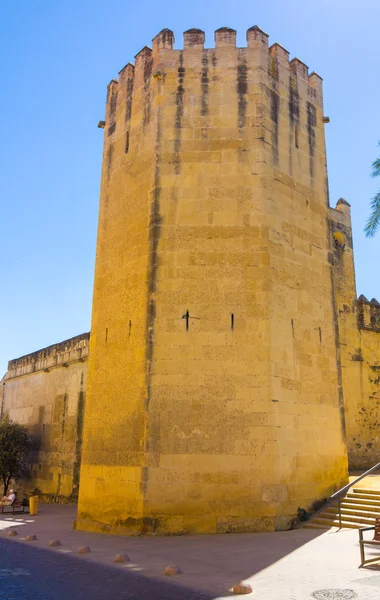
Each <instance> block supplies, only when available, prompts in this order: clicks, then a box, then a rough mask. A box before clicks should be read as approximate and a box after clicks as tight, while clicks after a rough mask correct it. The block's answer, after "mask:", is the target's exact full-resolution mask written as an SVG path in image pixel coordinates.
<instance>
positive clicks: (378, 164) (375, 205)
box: [364, 142, 380, 238]
mask: <svg viewBox="0 0 380 600" xmlns="http://www.w3.org/2000/svg"><path fill="white" fill-rule="evenodd" d="M378 145H379V146H380V142H379V144H378ZM372 177H380V156H379V157H378V158H376V160H374V161H373V163H372ZM379 227H380V190H379V191H378V192H377V194H375V196H374V197H373V198H372V200H371V212H370V215H369V217H368V221H367V223H366V226H365V227H364V233H365V234H366V236H367V237H368V238H370V237H373V236H374V235H375V233H376V231H377V230H378V228H379Z"/></svg>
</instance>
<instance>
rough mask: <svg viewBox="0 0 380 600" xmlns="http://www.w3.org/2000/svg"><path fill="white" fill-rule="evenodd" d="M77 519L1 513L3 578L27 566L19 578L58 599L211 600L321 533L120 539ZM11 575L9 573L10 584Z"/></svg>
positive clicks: (50, 511) (62, 513)
mask: <svg viewBox="0 0 380 600" xmlns="http://www.w3.org/2000/svg"><path fill="white" fill-rule="evenodd" d="M75 513H76V507H75V506H67V505H51V504H43V505H41V510H40V513H39V514H38V515H37V516H36V517H32V516H29V515H14V517H13V516H12V515H3V516H2V517H1V519H0V544H1V551H0V576H1V569H13V570H14V569H17V568H19V567H21V568H23V569H25V570H27V571H29V572H30V573H31V575H30V576H26V575H24V576H22V575H19V576H18V578H19V579H20V580H21V579H23V577H24V578H25V577H26V578H27V579H28V581H24V582H23V584H28V585H29V584H30V582H31V581H32V580H33V581H34V582H35V583H34V585H39V586H41V585H42V584H43V585H44V586H45V587H44V589H46V593H47V590H54V593H56V594H57V593H58V595H52V596H46V598H49V599H50V597H51V598H53V599H54V600H55V599H56V598H64V599H66V598H70V600H77V598H78V599H79V598H92V599H96V598H102V599H103V598H104V593H107V595H109V594H111V593H112V594H114V593H116V594H117V595H118V596H119V597H121V598H130V599H131V600H132V599H134V598H136V599H137V598H145V597H146V598H152V599H153V598H155V599H157V600H159V599H160V598H162V599H165V600H170V599H171V598H173V599H174V598H176V599H180V598H189V599H190V598H194V599H196V598H199V599H201V598H202V599H205V600H206V599H210V600H211V599H213V598H216V597H218V596H226V595H229V590H230V589H231V587H232V586H233V585H234V584H235V583H237V582H239V581H241V580H244V579H246V578H248V577H252V576H253V575H255V574H256V573H258V572H260V571H262V570H264V569H266V568H268V567H270V566H271V565H273V564H274V563H276V562H278V561H280V560H281V559H283V558H284V557H286V556H288V555H289V554H291V553H292V552H294V551H295V550H297V549H299V548H300V547H302V546H303V545H305V544H308V543H309V542H311V541H312V540H314V539H316V538H317V537H319V536H320V535H321V534H322V533H323V531H322V530H313V529H297V530H293V531H285V532H277V533H250V534H244V533H243V534H220V535H198V536H171V537H118V536H110V535H102V534H94V533H86V532H81V531H73V530H72V523H73V521H74V518H75ZM15 519H17V521H16V520H15ZM2 526H3V527H5V529H2V528H1V527H2ZM10 529H15V530H17V532H18V535H17V536H16V537H15V538H8V537H7V534H8V531H9V530H10ZM29 534H34V535H36V536H37V541H36V542H30V543H28V542H26V541H24V540H22V538H25V537H26V536H27V535H29ZM51 539H59V540H60V541H61V543H62V546H61V547H59V548H58V549H47V546H48V543H49V540H51ZM81 545H88V546H90V547H91V554H89V555H86V556H85V557H81V556H78V555H77V554H76V552H77V549H78V548H79V546H81ZM3 548H4V551H3ZM116 554H127V555H128V556H129V558H130V563H129V565H128V566H126V565H114V564H113V563H112V560H113V558H114V557H115V555H116ZM8 563H9V564H11V565H12V566H11V567H9V566H8ZM171 563H175V564H178V565H179V566H180V568H181V570H182V571H183V573H182V575H179V576H177V577H173V578H168V577H166V576H164V575H163V572H164V569H165V567H166V566H167V565H168V564H171ZM12 577H13V576H11V575H9V576H8V580H9V578H12ZM57 586H58V587H59V590H58V587H57ZM99 586H100V588H101V589H100V591H99V592H98V591H97V590H98V587H99ZM109 586H110V587H109ZM37 590H38V588H36V593H37ZM56 590H58V591H57V592H56ZM38 593H40V592H38ZM44 593H45V592H44ZM50 593H52V592H50ZM97 594H98V595H97ZM123 594H124V595H123ZM21 597H23V596H21ZM40 597H41V598H42V596H41V594H40V595H39V596H38V598H40ZM18 598H20V596H18ZM0 600H1V595H0ZM33 600H35V596H33Z"/></svg>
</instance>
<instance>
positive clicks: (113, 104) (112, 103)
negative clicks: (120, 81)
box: [110, 92, 117, 116]
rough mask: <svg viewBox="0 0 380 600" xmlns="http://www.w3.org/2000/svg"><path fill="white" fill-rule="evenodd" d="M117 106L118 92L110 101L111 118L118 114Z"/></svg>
mask: <svg viewBox="0 0 380 600" xmlns="http://www.w3.org/2000/svg"><path fill="white" fill-rule="evenodd" d="M116 105H117V92H115V93H114V94H112V96H111V100H110V116H112V115H114V114H115V112H116Z"/></svg>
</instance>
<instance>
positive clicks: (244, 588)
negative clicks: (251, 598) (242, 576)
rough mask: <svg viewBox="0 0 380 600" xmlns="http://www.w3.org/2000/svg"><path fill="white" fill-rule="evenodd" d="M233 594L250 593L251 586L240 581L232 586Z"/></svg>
mask: <svg viewBox="0 0 380 600" xmlns="http://www.w3.org/2000/svg"><path fill="white" fill-rule="evenodd" d="M232 591H233V593H234V594H240V595H242V594H252V588H251V586H250V585H248V583H244V582H242V581H241V582H240V583H236V584H235V585H234V587H233V588H232Z"/></svg>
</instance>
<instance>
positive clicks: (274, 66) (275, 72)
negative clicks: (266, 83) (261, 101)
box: [268, 56, 280, 82]
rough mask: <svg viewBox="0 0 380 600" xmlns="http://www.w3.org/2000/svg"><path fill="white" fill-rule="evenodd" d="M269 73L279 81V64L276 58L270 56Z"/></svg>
mask: <svg viewBox="0 0 380 600" xmlns="http://www.w3.org/2000/svg"><path fill="white" fill-rule="evenodd" d="M268 73H269V75H270V76H271V77H272V78H273V79H274V80H275V81H276V82H277V81H279V77H280V76H279V69H278V62H277V59H276V58H275V57H274V56H269V63H268Z"/></svg>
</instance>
